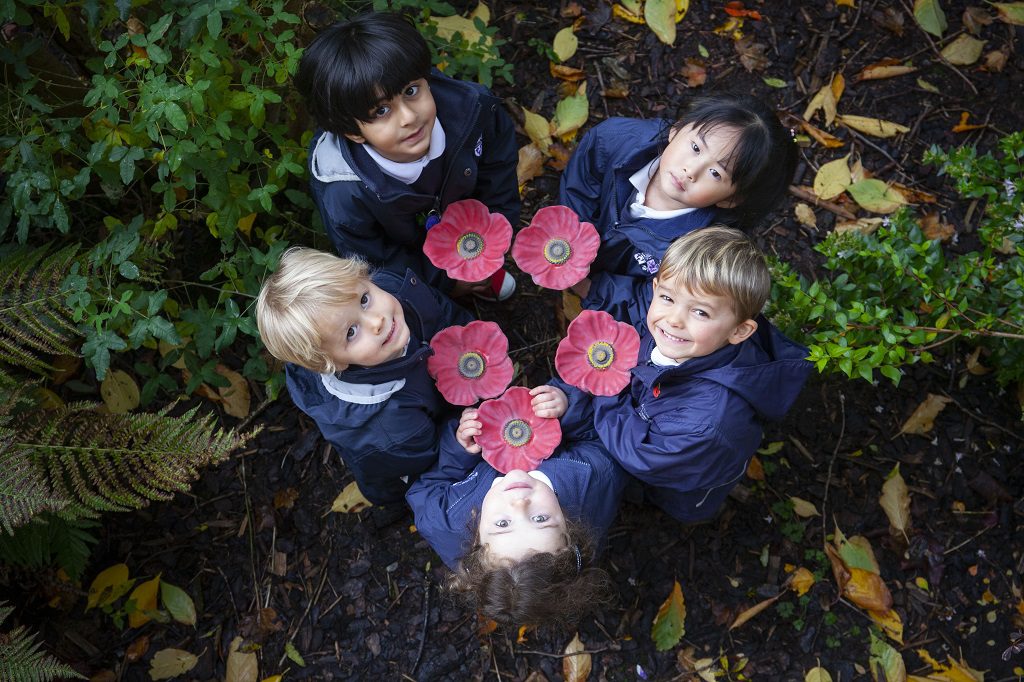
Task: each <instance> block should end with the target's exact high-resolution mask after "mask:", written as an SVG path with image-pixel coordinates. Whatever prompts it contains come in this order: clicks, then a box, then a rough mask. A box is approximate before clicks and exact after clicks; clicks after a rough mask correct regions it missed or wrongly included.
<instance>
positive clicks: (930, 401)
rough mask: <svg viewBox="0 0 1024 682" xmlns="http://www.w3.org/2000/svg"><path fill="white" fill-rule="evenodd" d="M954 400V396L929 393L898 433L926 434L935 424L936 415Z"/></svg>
mask: <svg viewBox="0 0 1024 682" xmlns="http://www.w3.org/2000/svg"><path fill="white" fill-rule="evenodd" d="M951 402H953V399H952V398H947V397H946V396H942V395H935V394H934V393H929V394H928V397H927V398H925V400H924V402H922V403H921V404H920V405H918V406H917V409H915V410H914V413H913V414H912V415H910V419H908V420H907V421H906V422H905V423H904V424H903V426H902V427H901V428H900V431H899V433H898V434H896V435H899V434H902V433H910V434H916V435H918V436H925V435H927V434H928V432H929V431H931V430H932V427H933V426H934V425H935V417H936V416H938V414H939V412H942V410H944V409H945V408H946V405H948V404H949V403H951Z"/></svg>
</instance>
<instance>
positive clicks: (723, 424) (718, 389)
mask: <svg viewBox="0 0 1024 682" xmlns="http://www.w3.org/2000/svg"><path fill="white" fill-rule="evenodd" d="M613 279H614V278H613V277H607V278H602V279H600V280H595V281H594V285H595V287H598V286H607V287H613V286H614V283H613V282H612V280H613ZM630 281H631V282H632V285H633V290H632V291H633V294H632V295H633V300H634V303H633V304H632V305H630V306H624V307H621V308H620V309H619V310H618V312H619V314H620V316H622V317H624V318H627V320H628V321H629V322H630V323H632V324H633V325H634V327H635V328H636V329H637V331H638V332H640V352H639V355H638V359H639V363H638V365H637V367H635V368H634V369H633V370H632V377H631V381H630V385H629V386H628V387H627V388H625V389H624V390H623V391H622V392H621V393H619V394H618V395H617V396H612V397H595V398H594V401H593V405H594V427H595V429H596V430H597V433H598V435H599V437H600V438H601V441H602V442H603V443H604V445H605V447H606V448H607V449H608V451H609V452H611V453H612V454H613V456H614V457H615V458H616V460H617V461H618V462H619V464H621V465H622V467H623V468H624V469H625V470H626V471H628V472H629V473H630V474H632V475H633V476H634V477H635V478H637V479H639V480H640V481H641V482H642V483H644V484H645V486H644V491H645V498H647V499H650V500H651V501H653V502H654V503H655V504H657V505H658V506H659V507H661V508H662V509H663V510H664V511H666V512H667V513H669V514H671V515H672V516H674V517H675V518H677V519H679V520H680V521H687V522H689V521H701V520H706V519H708V518H710V517H712V516H713V515H714V514H715V512H716V511H717V510H718V508H719V507H720V506H721V504H722V502H723V501H724V500H725V497H726V495H727V494H728V492H729V491H730V490H731V489H732V487H733V486H734V485H735V484H736V482H737V481H738V480H739V479H740V478H742V476H743V475H744V473H745V472H746V469H747V465H748V463H749V462H750V458H751V457H752V456H753V454H754V452H755V450H756V449H757V447H758V445H759V443H760V441H761V432H762V423H763V422H764V421H766V420H770V421H777V420H780V419H782V417H783V416H784V415H785V414H786V412H787V411H788V410H789V408H790V407H791V406H792V405H793V402H794V401H795V400H796V398H797V395H798V394H799V393H800V390H801V388H802V387H803V384H804V382H805V381H806V380H807V377H808V375H809V374H810V372H811V369H812V367H813V365H812V364H811V363H810V362H808V361H807V360H806V357H807V354H808V351H807V349H806V348H804V347H803V346H801V345H799V344H797V343H794V342H793V341H790V340H789V339H787V338H786V337H785V336H784V335H783V334H782V333H781V332H779V331H778V330H777V329H776V328H775V327H773V326H772V325H771V323H770V322H768V320H767V319H765V318H764V317H763V316H762V315H761V314H760V313H761V308H762V307H763V306H764V304H765V302H766V301H767V299H768V295H769V293H770V289H771V277H770V274H769V272H768V266H767V264H766V263H765V260H764V255H763V254H762V253H761V251H760V250H759V249H758V248H757V246H756V245H754V243H753V242H751V241H750V239H749V238H748V237H747V236H746V235H744V234H743V233H742V232H740V231H738V230H735V229H732V228H728V227H724V226H712V227H707V228H703V229H700V230H696V231H694V232H690V233H689V234H686V235H684V236H682V237H680V238H679V239H677V240H676V241H675V242H673V243H672V245H671V246H670V247H669V248H668V250H667V251H666V252H665V257H664V258H663V259H662V261H661V266H660V268H659V270H658V273H657V276H656V277H655V278H654V280H653V282H650V281H641V280H630ZM591 293H592V295H593V296H594V298H595V299H601V298H602V294H603V292H602V291H601V290H597V289H595V290H593V291H592V292H591ZM616 293H617V294H621V290H620V291H618V292H616Z"/></svg>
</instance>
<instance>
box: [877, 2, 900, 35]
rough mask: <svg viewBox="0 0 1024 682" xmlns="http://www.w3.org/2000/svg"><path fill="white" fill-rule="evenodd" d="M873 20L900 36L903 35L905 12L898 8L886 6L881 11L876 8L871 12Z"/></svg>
mask: <svg viewBox="0 0 1024 682" xmlns="http://www.w3.org/2000/svg"><path fill="white" fill-rule="evenodd" d="M871 21H873V22H875V23H876V24H878V25H879V26H881V27H882V28H884V29H885V30H886V31H889V32H890V33H895V34H896V35H898V36H902V35H903V13H902V12H900V11H899V10H897V9H894V8H892V7H886V8H885V9H884V10H881V11H878V10H875V11H874V12H872V13H871Z"/></svg>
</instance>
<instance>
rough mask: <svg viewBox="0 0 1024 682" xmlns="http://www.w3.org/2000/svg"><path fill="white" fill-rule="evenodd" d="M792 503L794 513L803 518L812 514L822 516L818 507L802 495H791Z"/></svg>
mask: <svg viewBox="0 0 1024 682" xmlns="http://www.w3.org/2000/svg"><path fill="white" fill-rule="evenodd" d="M789 501H790V503H792V505H793V513H794V514H796V515H797V516H799V517H800V518H802V519H807V518H811V517H812V516H821V514H820V513H819V512H818V508H817V507H815V506H814V503H813V502H808V501H807V500H805V499H803V498H800V497H790V498H789Z"/></svg>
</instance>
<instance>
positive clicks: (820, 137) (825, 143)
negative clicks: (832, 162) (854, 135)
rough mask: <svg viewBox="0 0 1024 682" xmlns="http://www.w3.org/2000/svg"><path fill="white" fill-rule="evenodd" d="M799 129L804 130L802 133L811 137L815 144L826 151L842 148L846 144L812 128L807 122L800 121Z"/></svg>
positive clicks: (816, 128)
mask: <svg viewBox="0 0 1024 682" xmlns="http://www.w3.org/2000/svg"><path fill="white" fill-rule="evenodd" d="M800 127H801V128H803V129H804V132H806V133H807V134H808V135H810V136H811V137H813V138H814V140H815V142H817V143H818V144H820V145H821V146H822V147H825V148H826V149H835V148H837V147H842V146H843V145H845V144H846V143H845V142H843V141H842V140H840V139H839V138H838V137H836V136H835V135H831V134H829V133H826V132H825V131H824V130H822V129H821V128H818V127H816V126H813V125H811V124H810V123H808V122H807V121H801V122H800Z"/></svg>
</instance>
